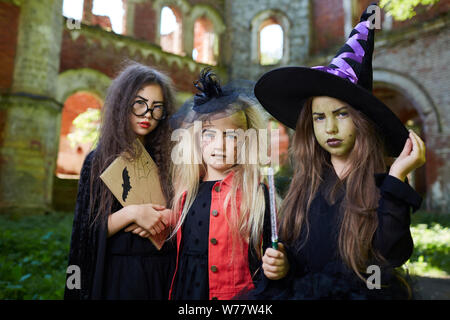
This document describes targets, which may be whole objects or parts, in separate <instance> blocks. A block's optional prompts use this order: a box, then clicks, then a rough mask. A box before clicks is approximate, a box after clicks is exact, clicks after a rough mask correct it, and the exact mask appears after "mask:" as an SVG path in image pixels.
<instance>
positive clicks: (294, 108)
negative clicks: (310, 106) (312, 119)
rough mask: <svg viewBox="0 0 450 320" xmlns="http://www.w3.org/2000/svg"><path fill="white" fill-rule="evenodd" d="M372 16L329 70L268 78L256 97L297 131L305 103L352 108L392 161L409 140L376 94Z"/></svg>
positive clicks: (278, 72) (281, 72)
mask: <svg viewBox="0 0 450 320" xmlns="http://www.w3.org/2000/svg"><path fill="white" fill-rule="evenodd" d="M370 16H371V13H369V12H368V10H366V11H365V12H364V13H363V15H362V16H361V20H360V22H359V23H358V24H357V25H356V26H355V28H354V29H353V31H352V32H351V34H350V37H349V39H348V41H347V42H346V43H345V45H344V46H343V47H342V48H341V49H340V50H339V52H338V53H337V55H336V56H335V57H334V59H333V60H332V61H331V63H330V64H329V65H328V66H317V67H312V68H308V67H284V68H278V69H275V70H272V71H269V72H267V73H266V74H264V75H263V76H262V77H261V78H260V79H259V80H258V82H257V83H256V86H255V95H256V97H257V99H258V100H259V102H260V103H261V104H262V106H263V107H264V108H265V109H266V110H267V111H268V112H269V113H270V114H271V115H272V116H273V117H275V118H276V119H277V120H278V121H280V122H282V123H283V124H285V125H287V126H288V127H290V128H292V129H295V127H296V124H297V119H298V116H299V114H300V111H301V109H302V108H303V107H304V105H305V101H306V100H307V99H308V98H310V97H315V96H329V97H333V98H336V99H339V100H342V101H345V102H347V103H348V104H350V105H351V106H352V107H353V108H355V109H356V110H359V111H361V112H362V113H364V114H365V115H366V116H367V117H368V118H369V119H370V120H372V122H373V123H374V124H375V126H376V128H377V129H378V132H379V133H380V135H381V137H383V138H384V143H385V147H386V150H387V153H388V155H390V156H398V155H399V154H400V152H401V151H402V149H403V146H404V144H405V142H406V139H407V138H408V130H407V129H406V128H405V126H404V125H403V124H402V122H401V121H400V119H399V118H398V117H397V116H396V115H395V114H394V113H393V112H392V111H391V110H390V109H389V108H388V107H387V106H386V105H385V104H384V103H383V102H381V101H380V100H379V99H377V98H376V97H375V96H374V95H373V94H372V85H373V71H372V55H373V50H374V30H373V28H372V27H371V25H370V22H369V21H368V19H369V17H370Z"/></svg>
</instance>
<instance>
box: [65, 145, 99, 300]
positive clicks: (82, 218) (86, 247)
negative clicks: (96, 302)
mask: <svg viewBox="0 0 450 320" xmlns="http://www.w3.org/2000/svg"><path fill="white" fill-rule="evenodd" d="M93 155H94V153H93V152H91V153H89V154H88V155H87V156H86V159H85V160H84V163H83V167H82V169H81V173H80V180H79V183H78V193H77V200H76V204H75V212H74V218H73V227H72V237H71V242H70V251H69V261H68V265H69V266H71V265H75V266H78V267H79V268H80V271H81V288H80V289H76V288H74V289H69V288H68V287H67V283H66V287H65V291H64V299H71V300H78V299H88V298H89V296H90V289H91V286H92V284H91V278H92V275H91V273H92V272H91V266H92V265H93V264H94V261H93V260H94V256H95V255H94V254H93V253H94V252H93V251H94V249H93V248H92V242H93V239H92V235H93V233H92V229H91V227H90V222H91V218H90V214H89V200H90V174H91V163H92V158H93ZM68 276H69V275H67V277H68ZM66 281H67V279H66Z"/></svg>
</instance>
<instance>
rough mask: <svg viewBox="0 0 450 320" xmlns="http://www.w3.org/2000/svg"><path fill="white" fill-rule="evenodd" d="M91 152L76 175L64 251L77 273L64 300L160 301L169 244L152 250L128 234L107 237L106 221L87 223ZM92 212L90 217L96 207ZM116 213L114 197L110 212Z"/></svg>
mask: <svg viewBox="0 0 450 320" xmlns="http://www.w3.org/2000/svg"><path fill="white" fill-rule="evenodd" d="M94 152H95V151H93V152H91V153H89V154H88V155H87V157H86V159H85V161H84V164H83V168H82V170H81V174H80V181H79V186H78V195H77V202H76V207H75V215H74V222H73V229H72V239H71V245H70V252H69V265H77V266H79V267H80V270H81V289H68V288H67V286H66V288H65V292H64V298H65V299H114V300H116V299H158V300H163V299H164V300H166V299H168V296H169V287H170V281H171V279H172V276H173V272H174V268H175V261H176V260H175V259H176V246H175V243H173V242H171V241H170V242H166V243H165V244H164V246H163V247H162V248H161V250H160V251H158V250H157V249H156V248H155V247H154V245H153V244H152V243H151V242H150V240H148V239H144V238H141V237H139V236H138V235H135V234H133V233H131V232H124V231H123V230H121V231H119V232H118V233H116V234H114V235H113V236H111V237H110V238H107V230H108V228H107V221H103V222H97V223H94V224H93V221H92V217H91V216H90V215H89V197H90V191H89V190H90V185H89V179H90V178H89V177H90V171H91V163H92V158H93V156H94ZM95 183H102V182H101V181H99V180H97V181H96V182H95ZM95 183H94V190H98V189H97V188H98V185H96V184H95ZM94 207H95V208H96V209H95V210H94V213H96V210H97V208H98V203H95V204H94ZM121 208H122V205H121V204H120V203H119V202H118V201H117V200H116V199H115V198H114V203H113V207H112V212H116V211H118V210H120V209H121Z"/></svg>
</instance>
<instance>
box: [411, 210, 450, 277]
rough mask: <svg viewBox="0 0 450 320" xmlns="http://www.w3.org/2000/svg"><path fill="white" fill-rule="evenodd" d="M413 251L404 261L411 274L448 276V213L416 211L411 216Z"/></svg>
mask: <svg viewBox="0 0 450 320" xmlns="http://www.w3.org/2000/svg"><path fill="white" fill-rule="evenodd" d="M411 234H412V237H413V240H414V252H413V254H412V256H411V258H410V259H409V261H408V262H407V263H406V265H405V266H406V267H407V268H408V269H409V271H410V272H411V273H412V274H417V275H421V276H424V275H426V276H430V277H448V276H450V215H437V214H430V213H426V212H418V213H416V214H414V215H413V216H412V221H411Z"/></svg>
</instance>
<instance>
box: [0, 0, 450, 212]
mask: <svg viewBox="0 0 450 320" xmlns="http://www.w3.org/2000/svg"><path fill="white" fill-rule="evenodd" d="M66 1H67V0H66ZM371 2H372V1H355V0H314V1H313V0H123V1H122V3H123V9H124V14H123V26H124V28H123V31H122V32H121V33H120V34H119V33H116V32H114V31H112V29H111V21H110V20H109V18H108V17H107V16H98V15H95V14H93V13H92V7H93V3H94V1H93V0H84V4H83V15H82V19H81V23H78V21H74V20H73V19H69V18H67V17H64V16H63V14H62V8H63V0H40V1H36V0H0V212H2V213H31V212H33V213H34V212H45V211H50V210H66V209H67V210H69V209H71V206H73V202H74V200H75V199H74V198H75V195H76V186H77V180H76V179H70V178H76V174H77V173H78V172H79V170H80V166H81V163H82V161H83V159H84V156H85V155H86V153H87V152H88V149H89V148H90V146H85V145H78V146H76V147H75V148H72V147H70V146H69V143H68V140H67V136H68V134H69V133H70V132H71V130H72V127H71V126H72V121H73V120H74V119H75V117H76V116H77V115H79V114H81V113H83V112H84V111H86V110H87V109H88V108H93V109H100V108H101V106H102V104H103V99H104V97H105V93H106V89H107V88H108V86H109V84H110V83H111V80H112V79H113V78H114V77H115V75H116V74H117V72H118V71H119V70H120V69H121V67H122V66H123V62H124V60H125V59H130V60H135V61H138V62H141V63H144V64H147V65H150V66H154V67H156V68H158V69H160V70H163V71H165V72H166V73H167V74H169V75H170V76H171V78H172V79H173V81H174V83H175V85H176V89H177V90H178V100H179V101H178V102H179V104H181V102H182V101H183V100H184V99H185V98H186V97H188V96H189V95H191V94H192V92H193V86H192V83H193V81H194V80H195V79H196V77H197V75H198V73H199V71H200V70H201V69H202V68H203V67H205V66H208V65H212V66H214V68H215V70H216V71H217V73H218V74H219V75H220V76H221V77H222V78H223V80H231V79H250V80H257V79H258V77H259V76H261V75H262V74H263V73H265V72H266V71H268V70H271V69H273V68H276V67H279V66H284V65H307V66H313V65H326V64H328V62H329V61H330V60H331V58H332V57H333V55H334V53H335V52H336V49H337V48H339V47H340V45H342V43H343V41H344V39H345V38H346V37H347V36H348V34H349V32H350V31H351V29H352V27H353V25H354V24H356V22H357V21H358V18H359V15H360V13H361V12H362V11H363V10H364V9H365V7H366V6H367V5H368V4H369V3H371ZM163 9H166V10H167V9H170V11H171V12H172V14H173V16H175V18H176V28H175V29H174V30H173V31H171V32H170V33H168V34H163V33H162V32H161V18H162V14H161V13H162V10H163ZM449 9H450V2H449V1H448V0H441V1H440V2H439V3H438V4H436V5H434V6H432V7H430V8H428V7H419V8H417V12H418V14H417V16H416V17H414V18H412V19H410V20H407V21H405V22H398V21H395V20H393V19H392V17H390V16H388V15H385V14H384V13H383V12H382V14H381V18H382V25H381V29H380V30H378V31H377V33H376V48H375V55H374V94H375V95H376V96H378V97H379V98H380V99H381V100H383V101H384V102H385V103H386V105H388V106H389V107H390V108H392V110H393V111H394V112H395V113H396V114H397V115H398V116H399V117H400V119H401V120H402V121H403V122H404V123H405V124H407V125H408V126H410V127H414V128H415V129H416V130H418V131H419V132H420V134H421V136H422V137H423V138H424V140H425V142H426V145H427V163H426V165H425V166H424V167H422V168H420V169H418V170H417V171H416V172H415V174H414V177H413V179H412V181H411V183H412V184H413V185H414V186H415V188H416V189H417V190H418V191H419V192H420V193H421V194H422V195H424V197H425V201H424V203H423V209H426V210H430V211H433V212H443V213H449V212H450V163H449V161H447V159H448V158H449V157H450V126H449V125H448V121H450V93H449V91H450V90H449V87H450V86H449V84H450V81H449V64H450V50H449V49H450V48H449V46H450V41H449V40H450V32H449V31H450V29H449V21H450V20H449V17H450V16H449V11H450V10H449ZM268 26H276V27H278V30H281V31H280V32H281V35H282V41H281V45H280V50H279V55H278V56H277V57H276V59H272V60H270V61H269V62H267V61H266V60H264V57H265V56H264V55H263V53H262V51H261V33H262V31H263V29H264V28H266V27H268ZM263 60H264V61H263ZM299 86H301V83H299ZM280 128H282V127H280ZM282 129H283V128H282Z"/></svg>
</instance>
